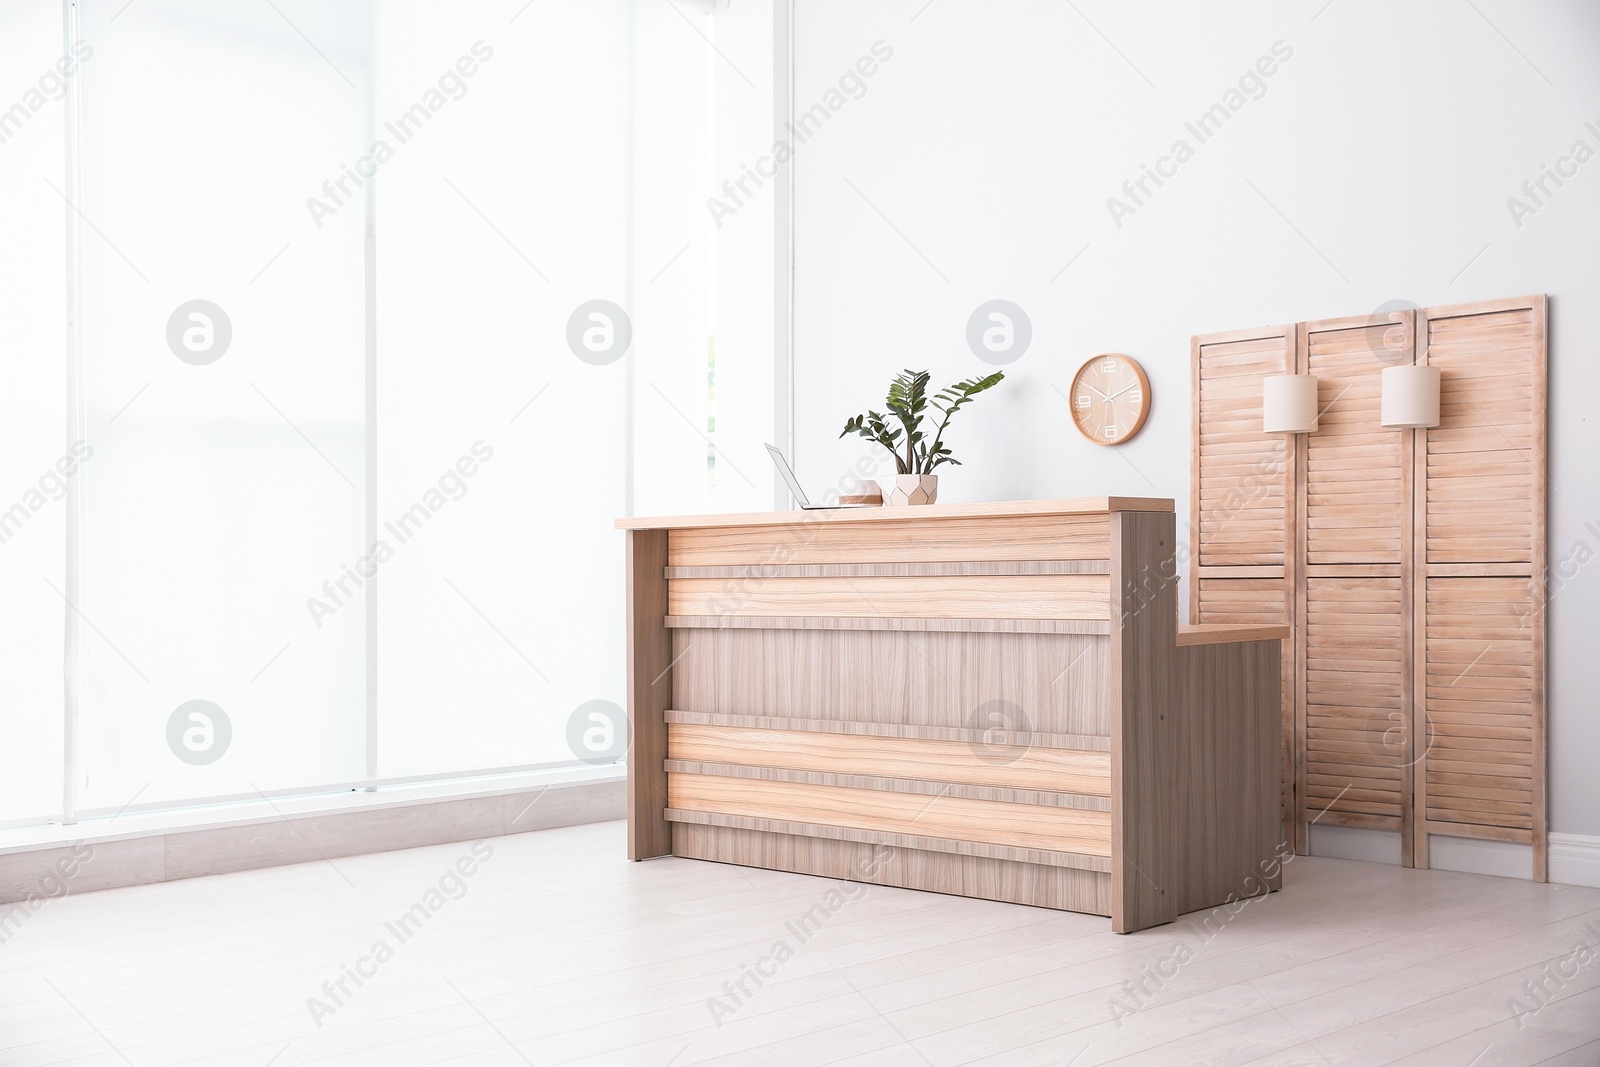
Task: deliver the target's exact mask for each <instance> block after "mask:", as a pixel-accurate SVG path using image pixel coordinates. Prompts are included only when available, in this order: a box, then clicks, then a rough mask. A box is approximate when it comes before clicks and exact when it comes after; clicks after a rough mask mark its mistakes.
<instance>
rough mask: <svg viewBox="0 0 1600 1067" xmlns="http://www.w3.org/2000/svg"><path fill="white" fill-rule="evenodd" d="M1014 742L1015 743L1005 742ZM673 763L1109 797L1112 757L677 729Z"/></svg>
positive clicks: (671, 735) (672, 738) (670, 747)
mask: <svg viewBox="0 0 1600 1067" xmlns="http://www.w3.org/2000/svg"><path fill="white" fill-rule="evenodd" d="M1007 740H1009V738H1007ZM667 755H668V758H669V759H676V760H700V761H703V762H708V763H729V764H742V765H748V766H753V767H782V768H787V769H791V770H803V771H820V772H825V773H830V774H859V775H873V776H879V777H885V778H920V779H925V780H929V781H935V782H958V783H961V784H964V785H981V786H993V787H996V788H1006V789H1037V790H1055V791H1060V792H1069V793H1089V794H1093V795H1096V796H1110V795H1111V754H1110V753H1109V752H1082V751H1070V750H1062V749H1048V748H1039V747H1034V746H1032V745H1028V744H1024V745H1020V746H1018V747H1017V748H1016V749H1015V750H1013V749H1012V748H1011V747H1010V746H1008V745H1006V744H1005V743H1003V742H1002V743H997V744H996V745H994V746H989V747H985V746H983V745H980V744H966V743H963V742H960V741H936V740H919V739H913V738H899V737H870V736H861V735H856V734H843V733H838V734H833V733H819V732H815V731H798V730H751V729H740V728H738V727H726V726H695V725H690V724H686V723H678V724H673V725H671V726H669V727H668V732H667Z"/></svg>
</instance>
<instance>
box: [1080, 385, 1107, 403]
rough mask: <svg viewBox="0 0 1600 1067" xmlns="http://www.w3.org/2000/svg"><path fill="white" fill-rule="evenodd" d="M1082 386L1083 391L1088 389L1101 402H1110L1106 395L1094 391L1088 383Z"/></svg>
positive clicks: (1096, 390)
mask: <svg viewBox="0 0 1600 1067" xmlns="http://www.w3.org/2000/svg"><path fill="white" fill-rule="evenodd" d="M1083 386H1084V388H1085V389H1088V390H1090V391H1091V392H1093V393H1094V395H1095V396H1098V397H1099V398H1100V399H1101V400H1110V399H1111V398H1110V397H1109V396H1106V394H1104V393H1102V392H1101V391H1100V390H1098V389H1096V388H1095V387H1094V386H1092V385H1090V384H1089V383H1088V382H1084V383H1083Z"/></svg>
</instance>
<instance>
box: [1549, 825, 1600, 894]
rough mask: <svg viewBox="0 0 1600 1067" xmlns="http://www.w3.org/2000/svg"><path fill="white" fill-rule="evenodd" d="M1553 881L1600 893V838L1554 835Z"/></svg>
mask: <svg viewBox="0 0 1600 1067" xmlns="http://www.w3.org/2000/svg"><path fill="white" fill-rule="evenodd" d="M1550 880H1551V881H1552V882H1560V883H1561V884H1562V885H1587V886H1593V887H1594V888H1596V889H1600V837H1590V836H1589V835H1588V834H1551V835H1550Z"/></svg>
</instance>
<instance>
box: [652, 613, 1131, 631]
mask: <svg viewBox="0 0 1600 1067" xmlns="http://www.w3.org/2000/svg"><path fill="white" fill-rule="evenodd" d="M667 627H668V628H669V629H681V630H894V631H906V632H911V631H919V630H927V631H932V632H937V633H984V634H1098V635H1101V636H1104V635H1105V634H1108V633H1110V632H1111V629H1110V626H1109V625H1108V624H1107V621H1106V620H1105V619H912V618H901V617H898V616H894V615H877V616H874V617H872V618H865V617H862V618H850V617H847V616H843V615H808V616H798V617H797V616H793V615H668V616H667Z"/></svg>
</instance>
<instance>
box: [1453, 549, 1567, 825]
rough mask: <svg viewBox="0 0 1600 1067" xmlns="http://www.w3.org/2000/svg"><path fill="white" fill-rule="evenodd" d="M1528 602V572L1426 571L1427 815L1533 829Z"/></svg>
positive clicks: (1534, 666)
mask: <svg viewBox="0 0 1600 1067" xmlns="http://www.w3.org/2000/svg"><path fill="white" fill-rule="evenodd" d="M1533 611H1534V599H1533V585H1532V580H1531V579H1528V578H1429V579H1428V580H1427V614H1426V623H1425V626H1426V632H1427V697H1426V699H1427V721H1428V737H1427V742H1426V743H1427V757H1426V762H1425V764H1424V766H1425V769H1426V782H1425V791H1426V793H1425V795H1426V804H1427V810H1426V814H1427V818H1428V820H1429V821H1430V822H1444V823H1464V824H1467V825H1472V826H1498V827H1508V828H1516V829H1519V830H1531V829H1532V828H1533V814H1534V803H1535V799H1534V798H1535V783H1534V764H1535V749H1534V746H1535V743H1536V740H1537V739H1538V736H1539V732H1538V731H1536V729H1535V723H1534V709H1535V700H1534V693H1535V689H1536V686H1535V672H1536V671H1542V669H1543V668H1542V665H1541V664H1539V663H1538V662H1537V660H1536V657H1535V647H1534V626H1533ZM1437 829H1438V828H1435V831H1436V832H1437Z"/></svg>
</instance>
